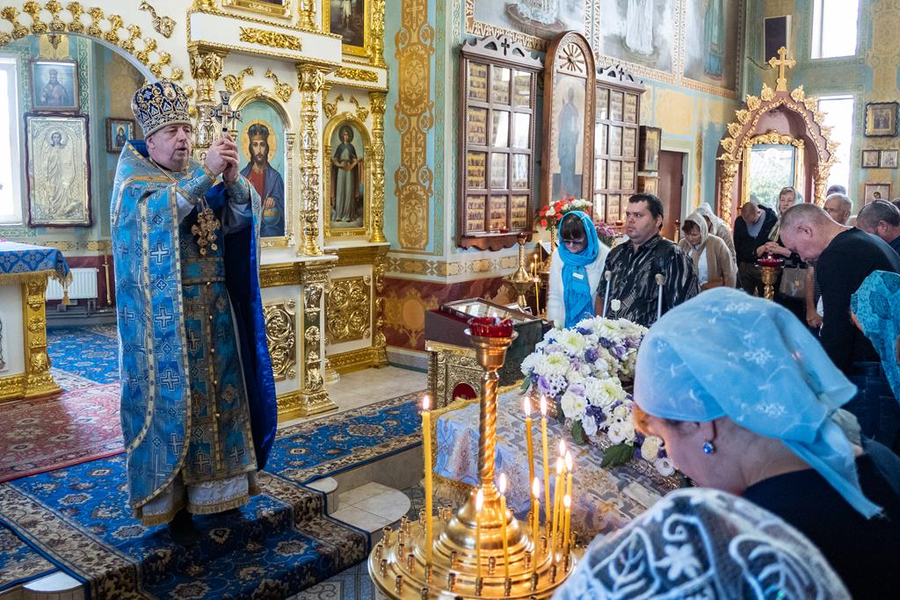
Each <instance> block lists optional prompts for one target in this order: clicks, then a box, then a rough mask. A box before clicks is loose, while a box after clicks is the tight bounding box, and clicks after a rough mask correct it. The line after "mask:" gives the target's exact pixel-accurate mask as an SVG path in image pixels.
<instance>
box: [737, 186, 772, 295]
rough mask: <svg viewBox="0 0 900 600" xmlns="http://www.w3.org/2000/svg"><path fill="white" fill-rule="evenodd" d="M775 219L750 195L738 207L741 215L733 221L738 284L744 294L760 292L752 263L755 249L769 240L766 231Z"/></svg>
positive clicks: (758, 275)
mask: <svg viewBox="0 0 900 600" xmlns="http://www.w3.org/2000/svg"><path fill="white" fill-rule="evenodd" d="M777 222H778V215H776V214H775V211H774V210H772V209H771V208H768V207H766V206H763V205H762V204H759V203H758V202H757V200H756V198H751V199H750V201H749V202H747V203H746V204H745V205H744V206H742V207H741V216H739V217H738V218H737V219H735V221H734V249H735V252H736V254H737V262H738V274H739V275H740V278H741V287H742V288H744V291H746V292H747V293H748V294H756V295H757V296H760V297H762V295H763V282H762V275H761V273H760V271H759V267H757V266H756V259H757V256H756V249H757V248H759V247H760V246H762V245H764V244H765V243H766V242H768V241H769V234H770V233H771V232H772V228H773V227H774V226H775V223H777Z"/></svg>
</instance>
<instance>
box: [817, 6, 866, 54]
mask: <svg viewBox="0 0 900 600" xmlns="http://www.w3.org/2000/svg"><path fill="white" fill-rule="evenodd" d="M826 1H827V0H813V3H812V16H811V18H810V46H809V58H810V60H814V61H822V60H846V59H848V58H855V57H858V56H859V55H860V47H859V45H860V44H859V41H860V40H859V37H860V28H861V21H860V11H861V10H862V1H861V0H854V1H855V2H856V31H855V34H856V44H855V45H854V49H853V52H851V53H849V54H839V55H836V56H823V46H822V42H823V38H824V36H823V29H824V27H825V2H826ZM841 1H842V2H843V1H845V0H841Z"/></svg>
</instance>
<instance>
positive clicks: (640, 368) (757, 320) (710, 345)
mask: <svg viewBox="0 0 900 600" xmlns="http://www.w3.org/2000/svg"><path fill="white" fill-rule="evenodd" d="M855 395H856V386H854V385H853V384H852V383H850V381H849V380H847V378H846V377H845V376H844V375H843V373H841V371H840V370H839V369H838V368H837V367H835V366H834V363H832V362H831V360H830V359H829V358H828V355H827V354H826V353H825V350H824V349H823V348H822V345H821V344H820V343H819V342H818V341H817V340H816V339H815V338H814V337H813V336H812V335H811V334H810V333H809V330H808V329H807V328H806V326H804V325H803V324H802V323H801V322H800V321H798V320H797V318H796V317H794V315H792V314H791V313H790V311H788V310H787V309H785V308H783V307H781V306H779V305H778V304H776V303H774V302H771V301H769V300H764V299H762V298H756V297H754V296H750V295H748V294H745V293H743V292H739V291H737V290H734V289H730V288H716V289H714V290H710V291H709V292H706V293H703V294H700V295H699V296H697V297H696V298H694V299H692V300H690V301H688V302H685V303H684V304H682V305H681V306H677V307H675V308H674V309H672V310H671V311H669V312H668V313H666V314H665V315H663V318H662V319H660V320H659V321H657V322H656V323H655V324H654V325H653V327H652V328H651V329H650V331H649V332H648V333H647V335H646V337H645V338H644V341H643V342H642V343H641V348H640V350H639V351H638V360H637V367H636V374H635V382H634V399H635V402H637V403H638V405H639V406H640V407H641V408H642V409H644V411H646V412H647V413H648V414H651V415H653V416H655V417H659V418H662V419H673V420H676V421H695V422H705V421H712V420H713V419H717V418H719V417H728V418H730V419H731V420H732V421H734V422H735V423H737V424H738V425H740V426H741V427H744V428H746V429H749V430H750V431H752V432H754V433H756V434H758V435H761V436H765V437H769V438H776V439H780V440H781V441H782V443H784V445H785V446H787V447H788V448H789V449H790V450H791V451H792V452H793V453H794V454H796V455H797V456H799V457H800V458H801V459H803V461H805V462H806V463H807V464H808V465H809V466H811V467H812V468H814V469H815V470H816V471H818V472H819V474H820V475H822V477H824V478H825V479H826V480H827V481H828V483H830V484H831V485H832V487H834V488H835V489H836V490H837V491H838V492H839V493H840V494H841V496H843V497H844V499H845V500H847V502H848V503H849V504H850V505H851V506H853V507H854V508H855V509H856V510H857V511H859V512H860V513H862V514H863V515H864V516H866V517H872V516H874V515H876V514H878V513H879V512H880V507H878V506H877V505H875V504H873V503H872V502H871V501H869V500H868V499H867V498H866V497H865V495H864V494H863V492H862V490H861V489H860V487H859V477H858V476H857V472H856V462H855V457H854V452H853V446H852V445H851V444H850V441H849V440H848V439H847V437H846V435H844V433H843V432H842V431H841V429H840V427H838V425H837V424H835V422H834V421H833V419H832V416H833V414H834V412H835V411H836V410H837V409H838V408H840V407H841V406H842V405H844V404H846V403H847V402H848V401H849V400H850V399H851V398H853V397H854V396H855Z"/></svg>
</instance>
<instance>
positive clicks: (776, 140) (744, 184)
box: [741, 129, 806, 204]
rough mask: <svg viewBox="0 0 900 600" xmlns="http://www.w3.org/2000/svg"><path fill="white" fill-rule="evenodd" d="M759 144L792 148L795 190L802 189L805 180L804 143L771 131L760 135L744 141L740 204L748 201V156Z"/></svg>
mask: <svg viewBox="0 0 900 600" xmlns="http://www.w3.org/2000/svg"><path fill="white" fill-rule="evenodd" d="M759 144H773V145H781V146H787V145H790V146H793V147H794V182H793V186H794V189H797V190H801V189H803V182H804V181H805V180H806V177H805V175H806V174H805V173H804V169H803V167H804V163H803V151H804V150H805V148H806V142H804V141H803V140H798V139H796V138H794V137H793V136H790V135H786V134H783V133H780V132H779V131H777V130H775V129H773V130H771V131H769V132H768V133H761V134H760V135H756V136H753V137H751V138H748V139H747V140H746V141H744V152H743V154H744V158H743V165H742V168H741V204H746V203H747V201H749V200H750V156H751V155H752V154H753V152H752V150H753V146H756V145H759Z"/></svg>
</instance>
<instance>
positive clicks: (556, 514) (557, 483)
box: [550, 457, 566, 547]
mask: <svg viewBox="0 0 900 600" xmlns="http://www.w3.org/2000/svg"><path fill="white" fill-rule="evenodd" d="M564 468H565V461H563V459H562V457H557V458H556V479H554V488H553V526H552V528H551V530H550V542H551V544H550V545H551V546H554V547H555V542H557V541H559V537H558V536H559V533H560V531H562V497H563V491H564V490H563V488H565V487H566V480H565V477H563V469H564Z"/></svg>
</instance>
